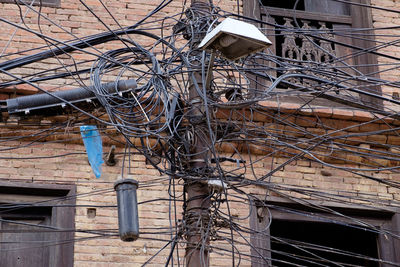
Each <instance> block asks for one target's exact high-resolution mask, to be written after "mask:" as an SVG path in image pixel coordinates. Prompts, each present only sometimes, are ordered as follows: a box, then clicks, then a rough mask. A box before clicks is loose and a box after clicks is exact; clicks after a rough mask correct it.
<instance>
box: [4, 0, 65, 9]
mask: <svg viewBox="0 0 400 267" xmlns="http://www.w3.org/2000/svg"><path fill="white" fill-rule="evenodd" d="M17 1H18V2H19V4H21V5H29V0H26V1H21V0H0V3H5V4H15V2H17ZM34 1H35V2H34V3H33V5H34V6H40V0H34ZM42 7H54V8H57V7H61V0H42Z"/></svg>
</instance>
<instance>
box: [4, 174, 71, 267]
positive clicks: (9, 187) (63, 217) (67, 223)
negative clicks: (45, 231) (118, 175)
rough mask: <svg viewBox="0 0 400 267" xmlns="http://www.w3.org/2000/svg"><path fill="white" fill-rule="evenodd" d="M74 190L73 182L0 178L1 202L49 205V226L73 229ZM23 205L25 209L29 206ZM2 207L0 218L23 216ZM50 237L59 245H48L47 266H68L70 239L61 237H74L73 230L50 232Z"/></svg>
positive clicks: (69, 266)
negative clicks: (10, 180)
mask: <svg viewBox="0 0 400 267" xmlns="http://www.w3.org/2000/svg"><path fill="white" fill-rule="evenodd" d="M75 194H76V186H75V185H73V184H63V185H60V184H37V183H14V182H3V181H1V182H0V203H1V204H24V203H25V204H26V203H35V202H37V203H41V206H44V207H48V208H51V215H50V223H49V226H52V227H56V228H59V229H75V207H74V206H75V197H74V196H75ZM24 209H29V207H27V208H24ZM2 210H3V211H2V212H1V213H0V218H2V217H12V216H16V217H20V218H23V216H24V215H23V212H21V213H18V214H17V215H12V214H11V213H10V212H8V213H7V212H5V211H4V209H2ZM27 217H30V215H27ZM0 226H1V222H0ZM0 235H1V233H0ZM51 237H52V241H53V240H54V243H59V245H54V246H50V249H49V266H60V267H72V266H73V263H74V242H65V240H71V241H72V240H73V239H74V238H75V232H74V231H59V232H58V231H56V232H51Z"/></svg>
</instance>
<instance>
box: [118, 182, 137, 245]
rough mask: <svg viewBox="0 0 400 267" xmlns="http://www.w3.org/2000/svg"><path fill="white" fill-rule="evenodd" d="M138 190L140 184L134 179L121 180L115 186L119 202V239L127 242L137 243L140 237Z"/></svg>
mask: <svg viewBox="0 0 400 267" xmlns="http://www.w3.org/2000/svg"><path fill="white" fill-rule="evenodd" d="M137 188H138V182H137V181H136V180H133V179H121V180H118V181H116V182H115V184H114V189H115V191H116V192H117V201H118V225H119V237H120V238H121V240H122V241H125V242H132V241H135V240H136V239H138V237H139V216H138V204H137V196H136V189H137Z"/></svg>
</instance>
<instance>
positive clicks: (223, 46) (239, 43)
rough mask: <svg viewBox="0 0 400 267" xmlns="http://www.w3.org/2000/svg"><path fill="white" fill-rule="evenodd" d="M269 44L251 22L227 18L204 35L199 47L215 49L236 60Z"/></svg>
mask: <svg viewBox="0 0 400 267" xmlns="http://www.w3.org/2000/svg"><path fill="white" fill-rule="evenodd" d="M271 44H272V43H271V41H270V40H268V38H267V37H266V36H265V35H264V34H263V33H262V32H261V31H260V30H259V29H257V27H256V26H254V25H253V24H250V23H246V22H243V21H239V20H235V19H231V18H227V19H225V20H224V21H222V22H221V23H220V24H219V25H218V26H217V27H216V28H215V29H213V30H212V31H211V32H209V33H208V34H207V35H206V36H205V37H204V39H203V40H202V41H201V43H200V45H199V48H201V49H211V50H217V51H220V52H221V54H222V56H223V57H225V58H227V59H229V60H237V59H239V58H241V57H244V56H247V55H249V54H251V53H255V52H257V51H260V50H262V49H264V48H266V47H268V46H270V45H271Z"/></svg>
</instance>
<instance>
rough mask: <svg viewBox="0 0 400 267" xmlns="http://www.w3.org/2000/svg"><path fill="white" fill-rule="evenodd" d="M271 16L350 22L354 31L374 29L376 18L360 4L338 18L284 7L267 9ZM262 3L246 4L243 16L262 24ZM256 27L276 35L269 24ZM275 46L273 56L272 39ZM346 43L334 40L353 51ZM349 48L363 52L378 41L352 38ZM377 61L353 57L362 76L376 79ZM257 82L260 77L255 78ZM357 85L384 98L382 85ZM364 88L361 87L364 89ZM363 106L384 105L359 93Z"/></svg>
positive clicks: (255, 0)
mask: <svg viewBox="0 0 400 267" xmlns="http://www.w3.org/2000/svg"><path fill="white" fill-rule="evenodd" d="M352 2H354V3H356V4H357V3H359V4H363V5H370V4H371V0H352ZM265 8H266V9H268V12H269V13H268V14H269V15H275V16H282V17H291V16H292V15H293V14H294V13H296V18H299V19H302V18H303V19H307V20H318V18H323V21H325V22H335V23H343V24H349V23H351V28H369V29H372V28H373V19H372V12H371V9H370V8H367V7H363V6H359V5H351V6H350V15H349V16H347V15H335V14H325V13H318V12H308V11H299V10H298V11H296V12H294V11H293V10H290V9H284V8H276V7H267V6H265ZM261 9H262V8H261V3H260V2H259V1H258V0H247V1H243V14H244V16H246V17H249V18H252V19H255V20H258V21H261V20H263V16H265V14H264V13H263V12H262V11H261ZM352 14H359V15H357V16H352ZM266 22H267V23H268V22H269V23H273V21H270V20H267V21H266ZM255 24H256V26H258V27H260V28H264V29H265V33H266V34H267V36H268V37H269V38H270V37H271V36H273V34H274V31H275V29H274V27H272V26H269V25H267V24H263V25H262V23H255ZM364 32H365V33H366V34H372V33H373V30H368V31H364ZM270 40H271V41H272V43H273V45H272V46H271V47H270V50H271V51H272V53H274V54H275V53H276V49H275V43H276V42H275V40H274V38H273V37H271V38H270ZM346 40H347V41H348V40H349V37H340V38H338V40H335V44H336V45H338V46H339V47H340V48H339V49H342V50H346V49H351V48H350V47H346V46H342V45H339V44H340V43H346ZM349 45H350V46H353V47H360V48H362V49H368V48H370V47H374V46H375V40H361V39H357V38H352V40H351V43H349ZM377 63H378V60H377V56H376V55H374V54H372V53H365V54H363V55H361V56H357V57H355V58H354V65H364V67H357V69H358V70H360V71H361V72H362V73H374V74H373V75H371V76H372V77H374V78H379V75H378V74H377V72H378V70H379V69H378V65H377ZM253 79H255V80H256V81H257V82H259V79H260V80H262V79H261V78H253ZM357 83H358V86H362V85H363V84H364V85H366V86H365V88H370V89H369V90H368V91H369V92H371V91H372V92H373V93H375V94H377V95H382V89H381V87H380V86H373V87H371V86H368V83H366V82H363V81H362V80H360V81H357ZM361 88H362V87H361ZM358 99H359V100H360V103H359V104H361V105H365V104H366V105H371V106H373V107H374V108H378V109H382V108H383V104H382V103H383V102H382V100H381V99H378V98H375V97H372V96H369V95H366V94H359V98H358ZM353 101H354V99H348V103H352V102H353Z"/></svg>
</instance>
